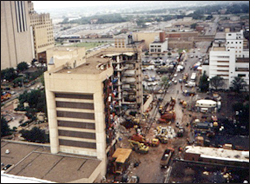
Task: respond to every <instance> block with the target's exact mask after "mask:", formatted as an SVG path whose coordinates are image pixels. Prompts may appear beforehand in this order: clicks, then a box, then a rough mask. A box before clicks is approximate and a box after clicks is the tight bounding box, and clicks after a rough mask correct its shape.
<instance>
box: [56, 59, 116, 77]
mask: <svg viewBox="0 0 255 184" xmlns="http://www.w3.org/2000/svg"><path fill="white" fill-rule="evenodd" d="M110 61H111V59H110V58H100V57H90V58H88V59H87V61H86V62H85V63H83V64H81V65H80V66H77V67H75V68H71V69H69V68H67V67H65V68H63V69H61V70H59V71H57V72H56V73H70V74H72V73H73V74H99V73H101V72H103V71H104V70H105V69H101V67H100V66H101V65H107V64H108V63H109V64H110Z"/></svg>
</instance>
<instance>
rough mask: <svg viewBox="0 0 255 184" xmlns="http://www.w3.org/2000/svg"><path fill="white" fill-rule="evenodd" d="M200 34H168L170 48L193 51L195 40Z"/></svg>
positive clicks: (195, 32) (194, 32)
mask: <svg viewBox="0 0 255 184" xmlns="http://www.w3.org/2000/svg"><path fill="white" fill-rule="evenodd" d="M197 36H198V32H197V31H193V32H167V33H166V37H167V38H168V47H169V48H183V49H191V48H193V46H194V40H195V38H197Z"/></svg>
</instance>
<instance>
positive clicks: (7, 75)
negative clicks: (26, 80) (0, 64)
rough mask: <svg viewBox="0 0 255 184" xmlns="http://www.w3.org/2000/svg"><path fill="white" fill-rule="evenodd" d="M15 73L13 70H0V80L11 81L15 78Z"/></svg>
mask: <svg viewBox="0 0 255 184" xmlns="http://www.w3.org/2000/svg"><path fill="white" fill-rule="evenodd" d="M17 76H18V75H17V73H16V71H15V69H14V68H6V69H4V70H1V80H2V79H5V80H7V81H12V80H14V79H15V78H16V77H17Z"/></svg>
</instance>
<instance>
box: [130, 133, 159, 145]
mask: <svg viewBox="0 0 255 184" xmlns="http://www.w3.org/2000/svg"><path fill="white" fill-rule="evenodd" d="M130 139H131V140H133V141H137V142H140V143H144V144H145V145H146V146H153V147H156V146H158V145H159V140H158V139H151V140H150V139H146V138H145V137H144V136H142V135H140V134H134V135H132V136H131V138H130Z"/></svg>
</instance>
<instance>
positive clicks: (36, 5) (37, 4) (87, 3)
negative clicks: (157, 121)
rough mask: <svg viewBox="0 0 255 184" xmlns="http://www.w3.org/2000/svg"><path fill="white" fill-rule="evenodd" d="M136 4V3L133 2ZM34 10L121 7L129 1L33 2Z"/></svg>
mask: <svg viewBox="0 0 255 184" xmlns="http://www.w3.org/2000/svg"><path fill="white" fill-rule="evenodd" d="M134 2H138V1H133V3H134ZM33 3H34V9H35V10H38V9H47V8H49V7H50V8H68V7H81V6H99V5H102V4H107V5H118V4H120V5H123V4H127V3H130V1H33Z"/></svg>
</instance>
